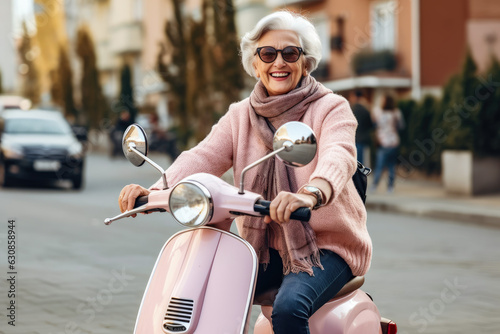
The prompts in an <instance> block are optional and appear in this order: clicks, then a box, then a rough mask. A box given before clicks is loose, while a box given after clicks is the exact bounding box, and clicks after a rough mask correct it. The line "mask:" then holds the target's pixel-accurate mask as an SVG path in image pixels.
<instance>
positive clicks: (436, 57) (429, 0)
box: [420, 0, 468, 86]
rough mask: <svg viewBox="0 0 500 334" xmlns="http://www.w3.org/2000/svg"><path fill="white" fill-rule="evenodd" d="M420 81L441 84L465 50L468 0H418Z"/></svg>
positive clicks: (455, 70) (450, 73) (456, 66)
mask: <svg viewBox="0 0 500 334" xmlns="http://www.w3.org/2000/svg"><path fill="white" fill-rule="evenodd" d="M420 6H421V7H420V13H421V14H420V20H421V21H420V30H421V34H420V44H421V51H420V52H421V84H422V86H441V85H443V84H444V83H445V82H446V81H447V80H448V78H449V77H450V76H451V75H452V74H454V73H456V72H457V71H458V70H459V69H460V68H461V65H462V63H463V60H464V56H465V52H466V22H467V17H468V1H467V0H439V1H435V0H421V1H420Z"/></svg>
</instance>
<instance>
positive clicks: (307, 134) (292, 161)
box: [273, 122, 318, 167]
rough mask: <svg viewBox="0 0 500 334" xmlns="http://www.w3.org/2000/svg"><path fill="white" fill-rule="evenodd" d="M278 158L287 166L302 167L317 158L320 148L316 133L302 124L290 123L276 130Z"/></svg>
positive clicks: (274, 142)
mask: <svg viewBox="0 0 500 334" xmlns="http://www.w3.org/2000/svg"><path fill="white" fill-rule="evenodd" d="M283 147H285V149H284V150H282V151H281V152H279V153H278V154H277V155H278V157H279V158H280V159H281V160H282V161H283V162H284V163H285V164H287V165H289V166H293V167H302V166H305V165H307V164H308V163H310V162H311V161H312V160H313V159H314V157H315V156H316V150H317V148H318V145H317V142H316V136H315V134H314V131H313V130H312V129H311V128H310V127H309V126H307V125H306V124H304V123H302V122H288V123H285V124H283V125H282V126H280V127H279V128H278V130H276V132H275V134H274V140H273V149H274V150H275V151H276V150H279V149H281V148H283Z"/></svg>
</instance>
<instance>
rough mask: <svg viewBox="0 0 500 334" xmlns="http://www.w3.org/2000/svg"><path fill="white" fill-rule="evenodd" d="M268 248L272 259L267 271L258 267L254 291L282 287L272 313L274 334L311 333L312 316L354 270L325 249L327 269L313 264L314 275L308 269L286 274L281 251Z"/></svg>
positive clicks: (323, 260)
mask: <svg viewBox="0 0 500 334" xmlns="http://www.w3.org/2000/svg"><path fill="white" fill-rule="evenodd" d="M269 251H270V256H271V260H270V263H269V265H268V266H267V268H266V270H264V268H263V266H262V265H261V266H260V267H259V275H258V277H257V284H256V290H255V294H259V293H262V292H265V291H266V290H269V289H270V288H273V287H279V291H278V294H277V295H276V299H275V300H274V304H273V313H272V315H271V318H272V322H273V330H274V334H309V318H310V317H311V316H312V315H313V314H314V312H316V311H317V310H318V309H319V308H320V307H321V306H323V305H324V304H325V303H326V302H328V301H329V300H330V299H332V298H333V297H334V296H335V295H336V294H337V292H339V291H340V289H342V287H343V286H344V285H345V284H346V283H347V282H348V281H349V280H350V279H351V278H352V277H353V275H352V271H351V269H350V268H349V266H348V265H347V263H346V262H345V261H344V260H343V259H342V258H341V257H340V256H338V255H337V254H335V253H334V252H332V251H329V250H325V249H322V250H321V251H320V253H321V255H320V260H321V264H322V265H323V268H324V270H321V269H320V268H318V267H313V272H314V276H309V274H308V273H305V272H300V273H298V274H294V273H290V274H288V275H286V276H283V264H282V261H281V257H280V255H279V253H278V252H277V251H276V250H274V249H270V250H269Z"/></svg>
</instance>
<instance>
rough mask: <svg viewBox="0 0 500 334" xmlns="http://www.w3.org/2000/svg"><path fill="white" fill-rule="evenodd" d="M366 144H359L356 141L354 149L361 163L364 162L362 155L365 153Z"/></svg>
mask: <svg viewBox="0 0 500 334" xmlns="http://www.w3.org/2000/svg"><path fill="white" fill-rule="evenodd" d="M367 146H368V145H366V144H360V143H356V151H357V152H358V153H357V154H358V156H357V158H358V161H359V162H361V163H362V164H363V165H364V164H365V162H364V161H363V155H364V153H365V147H367Z"/></svg>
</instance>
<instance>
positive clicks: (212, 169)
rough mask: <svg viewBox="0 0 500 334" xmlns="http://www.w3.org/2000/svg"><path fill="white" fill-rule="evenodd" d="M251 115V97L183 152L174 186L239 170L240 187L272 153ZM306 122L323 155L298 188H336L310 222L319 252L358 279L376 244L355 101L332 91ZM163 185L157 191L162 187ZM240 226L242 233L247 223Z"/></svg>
mask: <svg viewBox="0 0 500 334" xmlns="http://www.w3.org/2000/svg"><path fill="white" fill-rule="evenodd" d="M249 112H253V111H252V110H251V108H250V104H249V99H248V98H247V99H245V100H243V101H240V102H238V103H234V104H232V105H231V106H230V107H229V110H228V112H227V113H226V115H224V116H223V117H222V118H221V119H220V120H219V122H218V123H217V124H216V125H214V127H213V128H212V131H211V132H210V134H209V135H208V136H207V137H206V138H205V139H204V140H203V141H202V142H201V143H199V144H198V145H197V146H196V147H194V148H193V149H191V150H189V151H186V152H183V153H182V154H181V155H180V156H179V157H178V158H177V160H175V162H174V163H173V164H172V165H171V166H170V168H168V170H167V171H166V176H167V180H168V183H169V185H174V184H175V183H177V182H179V181H180V180H181V179H183V178H184V177H186V176H189V175H191V174H194V173H201V172H204V173H210V174H213V175H216V176H222V175H223V174H224V173H225V172H226V171H227V170H229V169H230V168H231V167H233V171H234V182H235V185H236V186H238V185H239V182H240V176H241V171H242V170H243V169H244V168H245V167H246V166H247V165H249V164H250V163H252V162H254V161H256V160H258V159H259V158H261V157H263V156H264V155H265V154H266V153H267V148H266V147H265V145H264V144H263V143H262V141H261V139H259V138H260V137H259V136H258V135H257V134H256V133H255V130H254V129H253V128H252V126H251V124H250V117H249ZM301 121H302V122H304V123H305V124H307V125H309V126H310V127H311V128H312V129H313V130H314V132H315V134H316V136H317V139H318V153H317V154H316V157H315V159H314V160H313V161H312V162H311V163H310V164H309V165H307V166H305V167H300V168H296V169H295V170H294V173H295V177H296V181H297V185H298V187H299V188H300V187H301V186H303V185H305V184H307V183H308V182H310V181H311V180H312V179H313V178H322V179H325V180H327V181H328V182H329V183H330V184H331V186H332V189H333V195H332V197H331V198H330V200H329V202H328V203H327V205H325V206H323V207H321V208H319V209H318V210H316V211H314V212H313V214H312V217H311V220H310V222H309V223H310V225H311V227H312V228H313V230H314V232H315V233H316V239H317V240H316V242H317V245H318V248H320V249H328V250H331V251H333V252H335V253H337V254H338V255H340V256H341V257H342V258H343V259H344V260H345V261H346V262H347V264H348V265H349V267H350V268H351V270H352V272H353V274H354V275H357V276H360V275H364V274H365V273H366V272H367V271H368V268H369V267H370V261H371V254H372V243H371V239H370V236H369V235H368V231H367V229H366V209H365V206H364V205H363V202H362V201H361V198H360V197H359V195H358V193H357V191H356V188H355V187H354V183H353V182H352V175H353V174H354V172H355V169H356V148H355V143H354V137H355V132H356V126H357V122H356V119H355V117H354V115H353V113H352V111H351V109H350V107H349V103H348V102H347V101H346V100H345V99H344V98H343V97H341V96H339V95H336V94H333V93H330V94H327V95H325V96H324V97H322V98H321V99H319V100H316V101H314V102H313V103H311V105H310V107H309V110H308V111H307V112H306V113H305V114H304V116H303V118H302V119H301ZM273 125H274V124H273ZM257 171H258V168H254V169H251V170H249V171H248V172H247V174H246V176H245V189H247V190H249V191H252V189H251V185H252V184H253V183H254V179H255V178H258V177H259V175H258V173H257ZM160 182H161V180H159V181H158V182H157V183H156V184H154V185H153V186H152V187H151V189H152V190H154V189H160V184H161V183H160ZM256 219H260V218H256ZM236 222H237V225H238V228H239V229H240V227H241V219H240V218H237V219H236Z"/></svg>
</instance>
